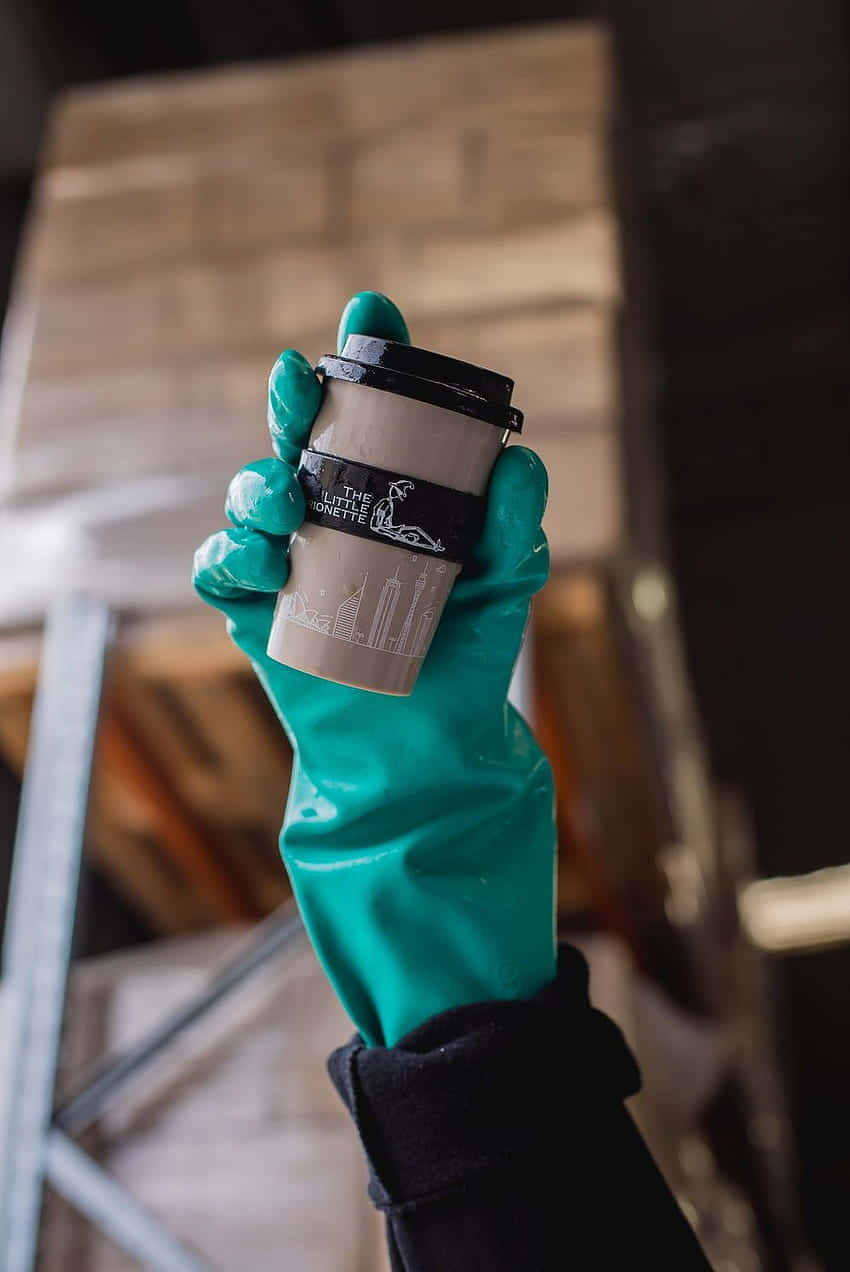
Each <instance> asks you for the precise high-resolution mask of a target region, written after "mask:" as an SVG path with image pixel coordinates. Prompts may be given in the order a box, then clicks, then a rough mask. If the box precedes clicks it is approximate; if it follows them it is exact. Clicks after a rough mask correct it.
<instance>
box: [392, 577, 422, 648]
mask: <svg viewBox="0 0 850 1272" xmlns="http://www.w3.org/2000/svg"><path fill="white" fill-rule="evenodd" d="M427 578H428V566H427V564H426V565H423V567H422V573H421V574H420V575H419V577H418V578H417V580H416V583H415V584H414V586H413V600H412V601H411V602H410V606H409V607H408V611H407V614H406V615H405V618H404V622H403V623H402V625H401V631H400V632H399V634H398V640H397V641H396V646H395V652H396V653H397V654H405V653H407V638H408V636H409V635H410V628H411V626H412V625H413V614H414V611H415V610H416V606H417V605H418V604H419V598H420V596H421V595H422V591H423V589H424V587H425V583H426V581H427Z"/></svg>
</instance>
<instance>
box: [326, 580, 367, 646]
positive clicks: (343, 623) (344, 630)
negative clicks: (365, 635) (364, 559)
mask: <svg viewBox="0 0 850 1272" xmlns="http://www.w3.org/2000/svg"><path fill="white" fill-rule="evenodd" d="M368 577H369V574H368V572H367V573H366V574H364V575H363V578H362V579H361V581H360V586H359V587H358V588H357V590H356V591H355V592H352V593H351V595H350V596H348V597H346V599H345V600H344V601H343V602H342V604H341V605H340V607H339V609H338V610H337V612H336V619H335V620H334V626H333V633H332V634H333V635H334V636H336V638H337V640H349V641H350V640H352V639H353V636H354V628H355V626H356V625H357V617H358V615H359V613H360V604H361V602H362V600H363V590H364V588H365V587H366V580H367V579H368Z"/></svg>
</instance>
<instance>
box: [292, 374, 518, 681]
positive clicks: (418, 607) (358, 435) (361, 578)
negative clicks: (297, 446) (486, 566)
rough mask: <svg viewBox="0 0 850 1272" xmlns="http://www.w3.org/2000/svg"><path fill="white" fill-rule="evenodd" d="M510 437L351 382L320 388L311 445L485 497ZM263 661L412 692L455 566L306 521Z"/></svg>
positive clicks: (454, 414) (297, 536) (328, 383)
mask: <svg viewBox="0 0 850 1272" xmlns="http://www.w3.org/2000/svg"><path fill="white" fill-rule="evenodd" d="M502 440H503V434H502V433H501V431H500V430H499V429H498V428H496V427H494V426H493V425H492V424H489V423H487V422H486V421H484V420H477V419H471V418H469V417H467V416H464V415H461V414H459V413H458V412H457V411H448V410H445V409H444V408H443V407H438V406H432V405H431V404H429V403H424V402H418V401H415V400H414V399H412V398H405V397H401V396H400V395H398V394H395V393H388V392H385V391H384V390H381V389H374V388H370V387H367V386H365V385H359V384H353V383H349V382H348V381H344V380H333V379H326V380H325V391H324V398H323V402H322V407H321V409H320V411H319V414H318V416H317V417H316V422H315V424H314V425H313V430H312V433H311V436H310V443H309V444H310V447H311V449H313V450H316V451H322V452H324V453H325V454H329V455H335V456H338V457H339V458H342V459H350V460H353V461H355V462H358V463H362V464H368V465H371V466H372V467H375V468H385V469H387V470H388V471H390V472H396V473H403V474H404V475H405V476H407V477H410V478H411V479H414V480H415V479H416V478H420V479H422V480H424V481H430V482H436V483H437V484H439V485H442V486H450V487H452V488H453V489H455V490H463V491H468V492H470V493H472V494H483V493H484V492H485V490H486V488H487V482H488V480H489V477H490V472H491V471H492V468H493V464H494V463H495V461H496V458H497V456H498V454H499V452H500V450H501V448H502ZM290 564H291V568H290V576H289V580H288V582H287V584H286V587H285V588H284V589H283V591H282V592H281V593H280V596H279V597H278V604H277V608H276V610H275V617H274V621H273V623H272V629H271V633H270V636H269V643H268V654H269V657H270V658H273V659H275V660H276V661H277V662H281V663H285V664H286V665H287V666H289V667H295V668H297V669H298V670H300V671H307V672H310V673H312V674H313V675H316V676H322V677H323V678H324V679H326V680H334V681H338V682H339V683H341V684H347V685H353V686H356V687H358V688H361V689H371V690H375V691H377V692H379V693H393V694H409V693H410V692H411V690H412V689H413V686H414V684H415V683H416V678H417V676H418V674H419V669H420V667H421V666H422V661H423V659H424V657H425V655H426V653H427V652H428V647H429V646H430V643H431V639H432V637H433V635H434V632H435V630H436V627H437V624H438V622H439V619H440V615H441V614H442V611H443V608H444V606H445V603H446V601H447V600H448V597H449V593H450V592H451V589H452V585H453V583H454V581H455V579H456V578H457V576H458V574H459V573H460V566H459V565H457V564H456V563H454V562H451V561H443V560H440V559H439V557H438V556H436V555H432V554H430V553H422V552H416V551H415V549H412V550H411V549H407V548H405V547H399V546H396V545H395V544H394V543H392V542H389V541H388V542H386V543H384V542H378V541H376V540H372V539H365V538H360V537H357V536H355V535H352V534H347V533H345V532H344V531H341V530H336V529H333V528H332V527H330V526H326V525H315V524H313V523H311V522H305V523H304V524H303V525H302V527H301V529H300V530H298V531H297V532H296V533H295V534H294V535H293V536H292V539H291V541H290Z"/></svg>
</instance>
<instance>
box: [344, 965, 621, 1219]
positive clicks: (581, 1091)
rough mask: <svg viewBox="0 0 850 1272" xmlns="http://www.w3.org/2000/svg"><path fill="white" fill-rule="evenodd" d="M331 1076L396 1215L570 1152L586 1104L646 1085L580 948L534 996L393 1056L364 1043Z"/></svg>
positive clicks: (432, 1030)
mask: <svg viewBox="0 0 850 1272" xmlns="http://www.w3.org/2000/svg"><path fill="white" fill-rule="evenodd" d="M328 1069H329V1072H330V1075H331V1079H332V1081H333V1083H334V1085H335V1086H336V1089H337V1090H338V1091H339V1094H340V1096H341V1097H342V1099H343V1101H344V1103H345V1104H346V1106H347V1108H348V1110H349V1112H350V1114H351V1116H352V1117H353V1119H354V1121H355V1122H356V1124H357V1128H358V1131H359V1133H360V1138H361V1140H362V1142H363V1146H364V1148H365V1151H366V1156H367V1158H368V1162H369V1168H370V1186H369V1192H370V1195H371V1197H372V1200H373V1201H374V1203H375V1205H376V1206H378V1207H379V1209H382V1210H386V1211H391V1212H392V1211H397V1210H398V1209H399V1208H402V1209H403V1208H405V1207H407V1206H410V1205H418V1204H421V1203H422V1202H425V1201H427V1200H436V1199H438V1198H440V1197H445V1196H446V1195H448V1194H452V1193H454V1192H457V1191H459V1190H464V1189H468V1188H470V1187H474V1186H475V1184H476V1181H481V1182H483V1181H484V1180H485V1179H486V1178H492V1177H493V1176H494V1175H498V1174H499V1173H502V1172H508V1173H510V1172H515V1171H516V1170H517V1168H518V1167H520V1166H521V1163H522V1162H523V1160H528V1161H529V1162H532V1161H539V1160H540V1154H541V1152H542V1153H547V1155H548V1152H549V1151H553V1152H557V1149H558V1146H559V1145H560V1146H561V1147H563V1144H564V1142H565V1140H564V1135H565V1132H566V1133H567V1135H568V1133H569V1126H568V1125H565V1122H566V1123H567V1124H568V1123H569V1120H570V1117H571V1115H574V1116H575V1118H576V1120H577V1121H581V1120H582V1117H583V1115H584V1112H585V1111H586V1109H587V1107H588V1105H592V1106H594V1107H599V1106H608V1107H615V1106H617V1105H621V1104H622V1101H623V1100H624V1099H625V1098H626V1097H627V1096H629V1095H633V1094H634V1093H635V1092H636V1091H637V1090H638V1089H639V1088H640V1075H639V1072H638V1068H637V1065H636V1063H635V1061H634V1058H633V1057H632V1055H631V1052H630V1051H629V1049H628V1047H627V1046H626V1044H625V1041H624V1039H623V1036H622V1034H621V1032H620V1030H619V1029H618V1028H617V1026H616V1025H615V1024H614V1023H613V1021H611V1020H610V1019H609V1018H608V1017H607V1016H605V1015H603V1014H602V1012H599V1011H597V1010H596V1009H595V1008H593V1007H591V1005H590V1001H589V998H588V970H587V964H586V962H585V960H584V958H583V957H582V955H581V954H579V952H578V951H577V950H574V949H572V948H570V947H564V948H562V950H561V951H560V957H559V962H558V975H557V978H556V979H555V980H554V981H553V982H552V983H551V984H550V985H547V986H546V987H545V988H544V989H543V990H542V991H541V992H540V993H539V994H537V995H535V996H534V997H533V998H530V999H521V1000H511V1001H504V1002H501V1001H500V1002H488V1003H476V1004H472V1005H470V1006H466V1007H457V1008H453V1009H452V1010H450V1011H446V1012H442V1013H441V1014H440V1015H438V1016H434V1017H433V1018H432V1019H431V1020H428V1021H426V1022H425V1024H423V1025H421V1026H419V1028H418V1029H414V1030H412V1031H411V1032H410V1033H408V1034H407V1035H406V1036H405V1037H404V1038H402V1039H401V1040H400V1041H399V1043H398V1044H397V1045H396V1046H395V1047H367V1046H366V1045H365V1043H364V1042H363V1040H362V1038H360V1036H359V1035H357V1036H355V1037H354V1038H353V1039H352V1040H351V1041H350V1042H349V1043H348V1044H347V1046H344V1047H341V1048H340V1049H339V1050H337V1051H335V1052H334V1053H333V1054H332V1056H331V1057H330V1060H329V1062H328ZM565 1093H568V1095H567V1097H566V1098H565Z"/></svg>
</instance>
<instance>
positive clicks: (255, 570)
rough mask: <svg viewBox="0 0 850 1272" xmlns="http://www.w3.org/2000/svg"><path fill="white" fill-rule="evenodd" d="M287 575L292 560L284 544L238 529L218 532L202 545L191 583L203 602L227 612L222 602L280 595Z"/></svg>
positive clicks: (198, 551)
mask: <svg viewBox="0 0 850 1272" xmlns="http://www.w3.org/2000/svg"><path fill="white" fill-rule="evenodd" d="M288 576H289V558H288V556H287V552H286V548H285V546H284V545H283V544H282V543H280V542H276V541H275V540H274V539H267V538H266V536H265V535H263V534H259V533H258V532H257V531H255V530H248V529H245V528H241V527H237V528H235V529H229V530H219V531H217V533H216V534H211V535H210V537H209V538H208V539H206V540H205V541H204V542H203V543H202V544H201V546H200V547H199V548H198V550H197V552H196V553H195V561H194V568H193V572H192V582H193V584H194V586H195V589H196V591H197V592H198V593H199V594H200V595H201V597H202V599H203V600H205V601H208V602H209V604H211V605H216V606H217V608H218V609H225V610H226V609H227V606H226V605H222V604H219V602H222V601H224V602H227V601H232V600H240V599H244V598H246V596H250V595H251V594H254V593H267V592H279V591H280V589H281V588H282V587H283V585H284V583H285V582H286V580H287V578H288Z"/></svg>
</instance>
